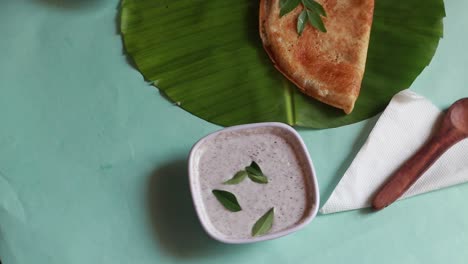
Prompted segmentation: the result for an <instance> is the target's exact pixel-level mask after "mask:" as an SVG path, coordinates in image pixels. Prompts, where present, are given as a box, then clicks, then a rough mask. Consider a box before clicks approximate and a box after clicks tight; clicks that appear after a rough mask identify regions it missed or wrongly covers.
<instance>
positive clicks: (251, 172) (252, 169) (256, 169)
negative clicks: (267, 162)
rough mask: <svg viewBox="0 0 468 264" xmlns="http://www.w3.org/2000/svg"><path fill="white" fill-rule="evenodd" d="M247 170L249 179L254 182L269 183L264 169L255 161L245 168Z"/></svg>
mask: <svg viewBox="0 0 468 264" xmlns="http://www.w3.org/2000/svg"><path fill="white" fill-rule="evenodd" d="M245 171H247V175H248V176H249V179H251V180H252V181H253V182H256V183H261V184H266V183H268V178H267V177H266V176H265V175H264V174H263V172H262V169H260V166H258V164H257V163H256V162H255V161H252V163H251V164H250V166H248V167H246V168H245Z"/></svg>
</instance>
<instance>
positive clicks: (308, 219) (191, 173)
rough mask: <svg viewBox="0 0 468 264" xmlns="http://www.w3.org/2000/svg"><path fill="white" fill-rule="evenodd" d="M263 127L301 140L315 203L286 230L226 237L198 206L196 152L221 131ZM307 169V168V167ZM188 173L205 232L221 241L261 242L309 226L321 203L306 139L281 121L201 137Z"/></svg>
mask: <svg viewBox="0 0 468 264" xmlns="http://www.w3.org/2000/svg"><path fill="white" fill-rule="evenodd" d="M261 127H276V128H280V129H283V130H286V131H288V132H289V133H291V135H293V136H294V137H295V138H296V140H297V141H298V142H299V147H300V148H301V149H300V151H301V152H302V153H304V155H305V160H306V161H308V162H307V165H308V167H310V170H309V171H307V170H306V173H307V174H309V175H310V177H311V180H312V182H311V185H312V186H311V187H312V189H313V191H314V193H313V195H312V199H313V203H312V204H311V206H310V207H311V208H312V209H311V210H310V212H309V213H308V214H307V216H305V217H304V219H303V220H302V221H301V222H299V223H298V224H296V225H294V226H292V227H290V228H287V229H285V230H282V231H279V232H275V233H272V234H266V235H263V236H259V237H251V238H226V237H221V236H219V235H218V234H217V233H216V232H214V231H213V230H212V229H211V228H210V227H211V225H208V223H207V222H206V221H205V220H204V219H203V218H202V217H201V215H202V214H203V212H202V210H203V209H202V208H201V206H198V205H197V203H196V201H197V197H198V196H200V192H199V191H198V190H195V186H194V184H193V182H194V178H193V177H194V174H195V173H194V171H193V170H194V165H195V160H194V159H195V157H194V156H195V155H194V154H195V153H196V151H197V150H198V149H199V148H200V147H201V146H202V145H203V144H204V143H205V142H206V141H208V140H209V139H211V138H213V137H215V136H217V135H218V134H220V133H225V132H232V131H238V130H245V129H252V128H261ZM305 169H307V168H305ZM188 175H189V182H190V192H191V195H192V202H193V205H194V207H195V211H196V213H197V217H198V219H199V221H200V223H201V225H202V227H203V229H204V230H205V232H206V233H207V234H208V235H209V236H210V237H211V238H213V239H215V240H218V241H220V242H223V243H226V244H246V243H254V242H260V241H265V240H271V239H275V238H279V237H282V236H285V235H288V234H290V233H293V232H296V231H298V230H300V229H302V228H304V227H305V226H307V225H308V224H309V223H310V222H311V221H312V220H313V219H314V218H315V217H316V215H317V213H318V209H319V205H320V193H319V187H318V182H317V177H316V172H315V167H314V164H313V162H312V159H311V157H310V154H309V151H308V150H307V147H306V145H305V143H304V140H303V139H302V137H301V136H300V135H299V133H298V132H297V131H296V130H295V129H294V128H292V127H291V126H289V125H286V124H284V123H279V122H263V123H252V124H245V125H237V126H232V127H227V128H224V129H220V130H217V131H215V132H213V133H210V134H208V135H207V136H205V137H203V138H201V139H200V140H199V141H197V143H195V145H193V147H192V149H191V150H190V154H189V162H188Z"/></svg>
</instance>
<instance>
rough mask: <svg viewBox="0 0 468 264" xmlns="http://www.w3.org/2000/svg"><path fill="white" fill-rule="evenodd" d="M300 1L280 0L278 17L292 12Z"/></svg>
mask: <svg viewBox="0 0 468 264" xmlns="http://www.w3.org/2000/svg"><path fill="white" fill-rule="evenodd" d="M300 3H301V0H281V1H280V16H281V17H282V16H284V15H286V14H287V13H289V12H291V11H293V10H294V9H295V8H296V7H297V6H298V5H299V4H300Z"/></svg>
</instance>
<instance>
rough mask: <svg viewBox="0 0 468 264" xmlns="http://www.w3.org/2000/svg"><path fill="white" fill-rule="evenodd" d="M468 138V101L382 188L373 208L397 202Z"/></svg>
mask: <svg viewBox="0 0 468 264" xmlns="http://www.w3.org/2000/svg"><path fill="white" fill-rule="evenodd" d="M465 138H468V98H464V99H461V100H458V101H457V102H455V103H454V104H453V105H452V106H450V108H449V109H448V111H447V113H446V114H445V116H444V117H443V120H442V125H441V126H440V128H439V130H438V131H437V132H436V133H435V135H434V136H433V137H432V138H431V139H430V140H429V141H428V142H427V143H426V144H425V145H424V146H423V147H422V148H421V149H419V151H418V152H416V154H414V155H413V156H412V157H411V158H410V159H409V160H407V161H406V162H405V163H404V164H403V166H401V168H400V169H399V170H397V171H396V172H395V173H394V174H393V175H392V177H390V179H389V180H388V182H386V183H385V184H384V185H383V186H382V187H381V188H380V190H379V191H378V192H377V194H376V195H375V197H374V199H373V201H372V207H374V209H376V210H380V209H382V208H385V207H387V206H388V205H390V204H391V203H393V202H394V201H396V200H397V199H398V198H400V197H401V196H402V195H403V194H404V193H405V192H406V191H407V190H408V189H409V188H410V187H411V186H412V185H413V184H414V183H415V182H416V180H417V179H419V177H421V175H423V173H424V172H425V171H426V170H427V169H428V168H429V167H430V166H432V164H434V162H435V161H436V160H437V159H438V158H439V157H440V156H442V154H444V153H445V152H446V151H447V150H448V149H449V148H450V147H452V146H453V145H455V144H456V143H457V142H459V141H461V140H463V139H465ZM441 177H442V175H441Z"/></svg>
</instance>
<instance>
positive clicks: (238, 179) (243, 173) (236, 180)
mask: <svg viewBox="0 0 468 264" xmlns="http://www.w3.org/2000/svg"><path fill="white" fill-rule="evenodd" d="M245 177H247V172H246V171H245V170H241V171H238V172H237V173H236V174H234V176H233V177H232V178H231V179H229V180H227V181H225V182H223V183H224V184H231V185H232V184H238V183H241V182H242V181H243V180H244V179H245Z"/></svg>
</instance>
